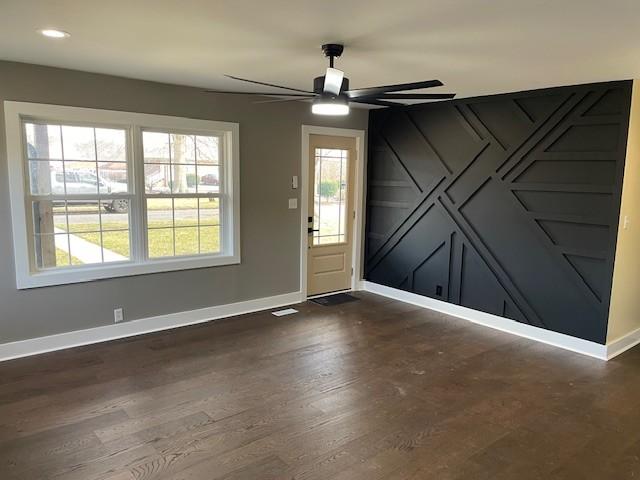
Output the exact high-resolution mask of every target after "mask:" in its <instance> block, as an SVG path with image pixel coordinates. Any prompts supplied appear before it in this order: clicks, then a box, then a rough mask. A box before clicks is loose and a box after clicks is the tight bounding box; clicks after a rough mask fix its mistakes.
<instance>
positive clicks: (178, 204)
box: [173, 198, 198, 249]
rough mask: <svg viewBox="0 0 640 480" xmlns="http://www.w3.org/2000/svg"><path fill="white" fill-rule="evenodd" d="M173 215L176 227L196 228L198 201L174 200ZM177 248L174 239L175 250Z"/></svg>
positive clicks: (194, 199) (190, 199)
mask: <svg viewBox="0 0 640 480" xmlns="http://www.w3.org/2000/svg"><path fill="white" fill-rule="evenodd" d="M173 215H174V217H173V218H174V222H175V226H176V227H179V226H182V227H196V226H198V199H197V198H175V199H174V200H173ZM177 248H178V242H177V239H176V249H177Z"/></svg>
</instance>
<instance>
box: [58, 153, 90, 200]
mask: <svg viewBox="0 0 640 480" xmlns="http://www.w3.org/2000/svg"><path fill="white" fill-rule="evenodd" d="M63 178H64V186H65V189H66V194H67V195H96V194H97V193H98V176H97V175H96V164H95V163H94V162H67V161H65V162H64V176H63Z"/></svg>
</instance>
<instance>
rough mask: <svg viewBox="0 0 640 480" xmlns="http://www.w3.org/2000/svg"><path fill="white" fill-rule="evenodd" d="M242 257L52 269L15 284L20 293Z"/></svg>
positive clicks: (20, 277) (213, 264)
mask: <svg viewBox="0 0 640 480" xmlns="http://www.w3.org/2000/svg"><path fill="white" fill-rule="evenodd" d="M239 263H240V255H239V254H238V255H217V256H210V257H183V258H167V259H158V260H150V261H148V262H146V263H138V264H135V263H130V262H120V263H113V264H110V265H104V264H101V265H96V266H85V267H77V268H69V269H66V270H49V271H42V272H36V273H31V274H27V275H18V277H17V279H16V282H17V287H18V289H19V290H26V289H29V288H38V287H50V286H55V285H67V284H71V283H84V282H92V281H95V280H105V279H109V278H118V277H131V276H135V275H145V274H149V273H162V272H175V271H179V270H193V269H196V268H207V267H218V266H223V265H236V264H239Z"/></svg>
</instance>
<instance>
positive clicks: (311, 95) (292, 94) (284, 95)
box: [204, 90, 315, 98]
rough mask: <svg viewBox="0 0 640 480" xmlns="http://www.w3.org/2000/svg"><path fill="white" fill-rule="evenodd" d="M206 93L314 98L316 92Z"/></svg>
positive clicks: (213, 91) (214, 91)
mask: <svg viewBox="0 0 640 480" xmlns="http://www.w3.org/2000/svg"><path fill="white" fill-rule="evenodd" d="M204 92H205V93H225V94H228V95H229V94H230V95H261V96H263V97H305V98H312V97H314V96H315V94H314V93H286V92H282V93H266V92H228V91H225V90H205V91H204Z"/></svg>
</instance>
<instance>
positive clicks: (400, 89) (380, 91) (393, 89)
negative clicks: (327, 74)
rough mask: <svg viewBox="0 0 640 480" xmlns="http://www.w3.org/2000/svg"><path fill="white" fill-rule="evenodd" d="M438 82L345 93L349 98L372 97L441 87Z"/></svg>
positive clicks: (406, 84)
mask: <svg viewBox="0 0 640 480" xmlns="http://www.w3.org/2000/svg"><path fill="white" fill-rule="evenodd" d="M442 85H443V83H442V82H441V81H440V80H425V81H422V82H412V83H398V84H396V85H384V86H380V87H368V88H355V89H352V90H347V91H346V92H345V93H346V94H347V96H348V97H349V98H358V97H372V96H377V95H382V94H384V93H390V92H403V91H405V90H417V89H419V88H431V87H441V86H442Z"/></svg>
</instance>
